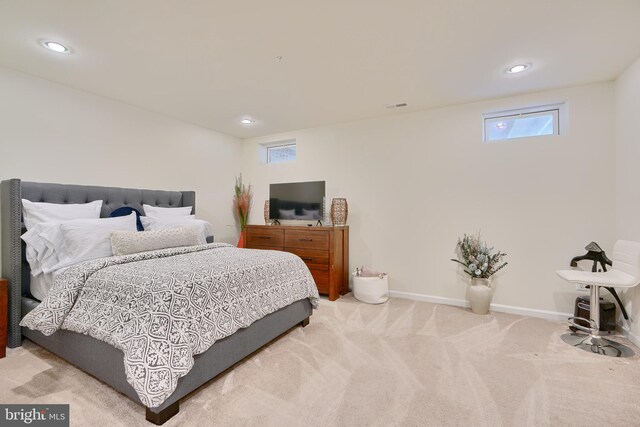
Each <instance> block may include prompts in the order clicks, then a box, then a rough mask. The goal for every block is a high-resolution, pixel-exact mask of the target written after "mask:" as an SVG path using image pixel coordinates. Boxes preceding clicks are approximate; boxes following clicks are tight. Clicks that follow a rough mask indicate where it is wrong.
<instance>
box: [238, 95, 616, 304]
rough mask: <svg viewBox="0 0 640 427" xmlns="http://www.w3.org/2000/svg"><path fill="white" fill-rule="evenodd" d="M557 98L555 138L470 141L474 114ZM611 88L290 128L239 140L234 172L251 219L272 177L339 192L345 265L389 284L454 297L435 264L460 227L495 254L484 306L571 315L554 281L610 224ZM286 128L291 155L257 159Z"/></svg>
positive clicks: (605, 237)
mask: <svg viewBox="0 0 640 427" xmlns="http://www.w3.org/2000/svg"><path fill="white" fill-rule="evenodd" d="M565 100H566V101H567V106H568V109H569V110H568V111H569V128H568V130H567V133H566V134H565V135H563V136H559V137H549V138H528V139H522V140H514V141H510V142H500V143H494V144H482V116H481V114H482V113H483V112H486V111H492V110H500V109H506V108H515V107H521V106H527V105H530V104H544V103H549V102H557V101H565ZM612 108H613V84H612V83H602V84H594V85H589V86H582V87H575V88H568V89H563V90H557V91H550V92H545V93H537V94H532V95H526V96H518V97H512V98H507V99H501V100H494V101H489V102H481V103H474V104H467V105H460V106H455V107H450V108H440V109H434V110H428V111H422V112H416V113H408V114H403V115H394V116H388V117H381V118H376V119H370V120H363V121H358V122H352V123H347V124H342V125H335V126H328V127H321V128H314V129H306V130H300V131H295V132H290V133H285V134H279V135H271V136H268V137H261V138H253V139H249V140H245V141H244V151H243V161H242V164H243V173H244V176H245V179H246V180H247V181H250V182H251V183H252V184H253V185H254V191H255V203H254V209H253V212H252V214H251V223H257V224H259V223H263V220H262V203H263V201H264V200H265V199H267V198H268V185H269V183H274V182H287V181H305V180H326V181H327V193H328V194H327V195H328V196H329V197H337V196H344V197H347V199H348V202H349V218H348V224H349V225H350V228H351V229H350V232H351V235H350V239H351V248H350V249H351V250H350V256H351V263H350V264H351V268H352V269H353V268H354V267H355V266H356V265H362V264H365V265H369V266H372V267H374V268H377V269H382V270H384V271H387V272H389V273H390V287H391V288H392V289H393V290H396V291H404V292H413V293H418V294H425V295H433V296H440V297H449V298H457V299H463V298H464V297H465V282H464V280H462V278H461V277H460V276H459V275H458V274H457V270H456V267H455V265H454V264H453V263H452V262H451V261H449V259H450V258H451V257H452V256H453V250H454V247H455V243H456V241H457V238H458V237H459V236H462V234H463V233H465V232H466V233H473V232H475V231H476V230H478V229H481V230H482V233H483V236H484V237H485V238H486V240H488V242H489V243H490V244H492V245H494V246H495V247H496V248H499V249H501V250H503V251H505V252H507V253H508V254H509V257H508V261H509V266H507V268H506V269H505V270H504V274H502V275H500V277H498V278H497V280H496V290H495V295H494V303H498V304H506V305H512V306H518V307H526V308H534V309H542V310H552V311H560V312H572V311H573V301H574V299H575V296H576V293H575V291H574V290H572V289H571V286H570V285H567V284H565V283H564V282H562V281H561V280H560V279H559V278H557V277H556V275H555V274H554V271H555V270H557V269H560V268H567V267H568V263H569V260H570V259H571V258H572V257H573V256H575V255H578V254H583V253H584V246H585V245H586V244H587V243H589V242H590V241H591V240H595V241H597V242H598V243H600V244H601V245H602V246H603V247H605V248H607V247H611V245H612V243H613V237H614V236H613V234H614V233H613V230H614V228H615V225H614V224H615V213H614V206H615V196H614V193H613V189H614V184H615V177H614V174H613V173H612V171H613V168H614V161H615V152H614V144H613V142H612V126H613V122H614V118H613V113H612ZM288 138H296V139H297V144H298V160H297V161H296V162H295V163H290V164H277V165H266V164H264V163H263V162H261V160H260V157H259V152H258V151H259V144H261V143H267V142H271V141H278V140H283V139H288Z"/></svg>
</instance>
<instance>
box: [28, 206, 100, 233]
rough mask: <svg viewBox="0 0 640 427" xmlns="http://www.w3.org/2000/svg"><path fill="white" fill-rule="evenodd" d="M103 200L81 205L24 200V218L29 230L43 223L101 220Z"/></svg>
mask: <svg viewBox="0 0 640 427" xmlns="http://www.w3.org/2000/svg"><path fill="white" fill-rule="evenodd" d="M100 209H102V200H96V201H94V202H90V203H81V204H66V205H64V204H59V203H44V202H31V201H29V200H27V199H22V216H23V219H24V226H25V227H27V230H28V229H30V228H31V227H34V226H35V225H36V224H39V223H41V222H59V221H68V220H72V219H94V218H100Z"/></svg>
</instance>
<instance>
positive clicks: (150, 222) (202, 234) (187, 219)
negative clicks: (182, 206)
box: [140, 215, 213, 245]
mask: <svg viewBox="0 0 640 427" xmlns="http://www.w3.org/2000/svg"><path fill="white" fill-rule="evenodd" d="M140 221H141V222H142V226H143V227H144V230H145V231H156V230H167V229H170V228H176V227H197V229H198V238H199V239H200V241H199V242H198V244H201V245H204V244H205V243H207V237H208V236H212V235H213V227H212V226H211V224H210V223H208V222H207V221H203V220H201V219H196V217H195V215H189V216H183V217H173V218H149V217H145V216H141V217H140Z"/></svg>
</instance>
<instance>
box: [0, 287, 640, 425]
mask: <svg viewBox="0 0 640 427" xmlns="http://www.w3.org/2000/svg"><path fill="white" fill-rule="evenodd" d="M565 332H566V326H565V325H564V324H562V323H560V322H553V321H548V320H542V319H537V318H530V317H524V316H518V315H512V314H505V313H492V314H489V315H486V316H479V315H475V314H473V313H471V312H470V311H469V310H465V309H462V308H457V307H450V306H445V305H436V304H430V303H425V302H416V301H410V300H403V299H391V300H390V301H389V302H387V303H386V304H384V305H378V306H374V305H367V304H362V303H359V302H357V301H356V300H354V299H353V297H352V296H351V295H347V296H346V297H343V298H340V299H339V300H338V301H335V302H329V301H327V300H322V301H321V303H320V309H319V310H317V311H315V312H314V314H313V316H312V317H311V323H310V325H309V326H308V327H306V328H304V329H303V328H300V327H296V328H294V329H292V330H291V331H290V332H289V333H287V334H286V335H284V336H283V337H281V338H280V339H278V340H276V341H275V342H273V343H271V344H270V345H269V346H268V347H266V348H264V349H262V350H261V351H259V352H258V353H256V354H255V355H254V356H253V357H251V358H249V359H247V360H245V361H244V362H242V363H241V364H239V365H238V366H236V367H235V368H234V369H232V370H230V371H229V372H227V373H226V374H225V375H223V376H221V377H219V378H217V379H215V380H214V381H212V382H210V383H209V384H207V385H205V386H204V387H201V388H200V389H199V390H197V391H196V392H194V393H193V394H191V396H189V397H188V398H187V399H184V400H183V401H182V402H181V404H180V413H179V414H178V415H176V416H175V417H174V418H173V419H171V420H170V421H169V422H167V423H166V424H165V425H166V426H207V425H215V426H252V425H259V426H261V427H262V426H462V425H464V426H563V425H575V426H582V425H602V426H606V425H616V426H627V425H640V356H638V355H636V356H634V357H632V358H625V359H616V358H607V357H603V356H599V355H596V354H590V353H587V352H583V351H580V350H578V349H574V348H572V347H571V346H569V345H567V344H565V343H563V342H562V341H561V340H560V335H562V334H563V333H565ZM621 341H622V342H624V343H625V344H627V345H630V344H629V343H628V342H627V341H625V340H622V339H621ZM630 346H631V345H630ZM632 348H633V349H634V350H635V351H636V354H637V353H638V352H639V350H638V349H637V348H635V347H633V346H632ZM0 402H2V403H47V404H52V403H69V404H70V405H71V425H74V426H76V425H77V426H88V425H91V426H138V425H139V426H145V425H146V426H148V425H151V424H148V423H147V422H146V421H145V419H144V409H143V408H142V407H141V406H139V405H137V404H135V403H133V402H132V401H130V400H129V399H128V398H126V397H124V396H123V395H120V394H119V393H117V392H115V391H114V390H113V389H111V388H110V387H108V386H106V385H104V384H102V383H101V382H99V381H98V380H96V379H94V378H92V377H90V376H89V375H87V374H85V373H83V372H81V371H80V370H78V369H76V368H74V367H73V366H71V365H69V364H68V363H66V362H64V361H63V360H61V359H59V358H58V357H56V356H53V355H52V354H51V353H49V352H47V351H45V350H43V349H41V348H40V347H38V346H37V345H35V344H33V343H31V342H29V341H26V342H25V343H24V345H23V346H22V347H21V348H17V349H12V350H9V351H8V354H7V357H6V358H5V359H2V360H0Z"/></svg>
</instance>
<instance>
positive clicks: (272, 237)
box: [247, 227, 284, 250]
mask: <svg viewBox="0 0 640 427" xmlns="http://www.w3.org/2000/svg"><path fill="white" fill-rule="evenodd" d="M247 247H248V248H265V249H280V250H282V249H284V230H282V229H275V228H274V229H269V228H253V227H251V228H247Z"/></svg>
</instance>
